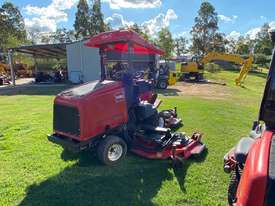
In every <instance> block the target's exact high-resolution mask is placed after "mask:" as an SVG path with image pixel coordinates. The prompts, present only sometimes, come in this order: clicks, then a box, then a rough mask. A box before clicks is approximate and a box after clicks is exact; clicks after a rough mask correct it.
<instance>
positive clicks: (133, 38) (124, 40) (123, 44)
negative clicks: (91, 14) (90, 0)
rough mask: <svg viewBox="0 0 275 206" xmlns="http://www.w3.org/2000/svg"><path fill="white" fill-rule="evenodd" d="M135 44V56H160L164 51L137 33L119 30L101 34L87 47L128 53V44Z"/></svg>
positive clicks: (91, 40)
mask: <svg viewBox="0 0 275 206" xmlns="http://www.w3.org/2000/svg"><path fill="white" fill-rule="evenodd" d="M129 42H131V43H133V51H132V52H133V53H134V54H160V55H163V54H164V51H163V50H161V49H159V48H158V47H156V46H155V45H153V44H151V43H149V42H148V41H146V40H145V39H143V38H142V37H140V36H139V35H138V34H137V33H136V32H134V31H131V30H118V31H111V32H104V33H100V34H98V35H96V36H94V37H92V38H91V39H90V41H89V42H87V43H86V44H85V45H86V46H88V47H97V48H104V49H105V51H118V52H128V43H129Z"/></svg>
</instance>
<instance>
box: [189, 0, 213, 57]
mask: <svg viewBox="0 0 275 206" xmlns="http://www.w3.org/2000/svg"><path fill="white" fill-rule="evenodd" d="M217 30H218V15H217V13H216V11H215V8H214V6H212V5H211V4H210V3H209V2H203V3H202V4H201V6H200V9H199V12H198V16H197V17H196V18H195V25H194V26H193V27H192V31H191V35H192V44H193V45H192V50H193V51H194V52H195V53H197V54H199V55H204V54H206V53H207V52H210V51H213V50H214V48H215V45H214V41H215V37H216V33H217Z"/></svg>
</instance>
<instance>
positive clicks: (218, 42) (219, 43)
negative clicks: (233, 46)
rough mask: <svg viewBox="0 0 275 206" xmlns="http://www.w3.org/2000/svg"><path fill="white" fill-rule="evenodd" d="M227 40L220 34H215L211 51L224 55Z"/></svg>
mask: <svg viewBox="0 0 275 206" xmlns="http://www.w3.org/2000/svg"><path fill="white" fill-rule="evenodd" d="M227 44H228V40H227V39H226V38H225V35H224V34H222V33H216V34H215V35H214V39H213V50H214V51H216V52H221V53H224V52H225V51H226V45H227Z"/></svg>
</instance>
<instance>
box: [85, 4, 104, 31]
mask: <svg viewBox="0 0 275 206" xmlns="http://www.w3.org/2000/svg"><path fill="white" fill-rule="evenodd" d="M105 29H106V25H105V23H104V21H103V14H102V13H101V1H100V0H93V6H92V11H91V17H90V31H89V32H90V35H96V34H98V33H100V32H104V31H105Z"/></svg>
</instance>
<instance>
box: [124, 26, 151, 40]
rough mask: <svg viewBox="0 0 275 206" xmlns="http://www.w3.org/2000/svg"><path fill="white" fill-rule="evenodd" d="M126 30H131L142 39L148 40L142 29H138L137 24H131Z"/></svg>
mask: <svg viewBox="0 0 275 206" xmlns="http://www.w3.org/2000/svg"><path fill="white" fill-rule="evenodd" d="M128 29H131V30H133V31H135V32H136V33H138V34H139V35H140V36H142V37H143V38H144V39H146V40H149V36H148V35H147V34H146V33H145V32H144V29H143V28H142V27H140V26H139V25H138V24H136V23H135V24H133V25H132V26H130V27H128Z"/></svg>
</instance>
